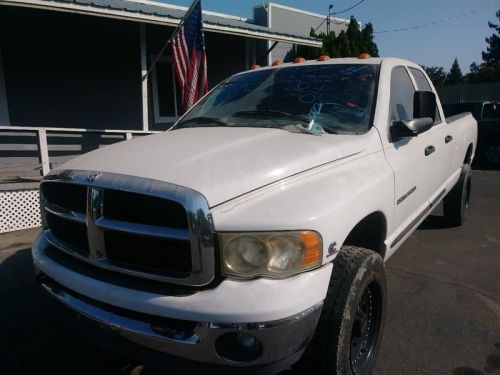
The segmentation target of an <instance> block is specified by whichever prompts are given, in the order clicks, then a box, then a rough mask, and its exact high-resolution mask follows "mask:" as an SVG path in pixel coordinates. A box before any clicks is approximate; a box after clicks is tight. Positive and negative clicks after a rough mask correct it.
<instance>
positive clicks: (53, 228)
mask: <svg viewBox="0 0 500 375" xmlns="http://www.w3.org/2000/svg"><path fill="white" fill-rule="evenodd" d="M40 192H41V194H40V197H41V207H42V222H43V226H44V232H45V235H46V237H47V239H48V241H49V242H50V243H51V244H52V245H53V246H55V247H57V248H58V249H59V250H60V251H63V252H65V253H68V254H70V255H72V256H75V257H77V258H79V259H80V260H83V261H85V262H89V263H92V264H94V265H97V266H99V267H102V268H106V269H108V270H110V271H115V272H121V273H126V274H129V275H133V276H138V277H142V278H147V279H153V280H160V281H165V282H170V283H176V284H183V285H193V286H202V285H206V284H208V283H209V282H210V281H212V279H213V277H214V240H213V225H212V221H211V216H210V215H209V211H208V204H207V201H206V199H205V198H204V197H203V196H202V195H201V194H200V193H198V192H196V191H193V190H191V189H188V188H185V187H181V186H177V185H173V184H168V183H164V182H159V181H155V180H150V179H144V178H138V177H131V176H125V175H119V174H111V173H94V172H89V171H62V172H59V171H58V172H57V173H54V174H49V175H48V176H46V177H45V178H44V181H43V182H42V184H41V187H40Z"/></svg>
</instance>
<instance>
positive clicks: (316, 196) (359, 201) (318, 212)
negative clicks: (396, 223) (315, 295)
mask: <svg viewBox="0 0 500 375" xmlns="http://www.w3.org/2000/svg"><path fill="white" fill-rule="evenodd" d="M393 202H394V175H393V171H392V169H391V168H390V167H389V165H388V164H387V162H386V159H385V157H384V154H383V152H382V151H381V150H380V151H375V152H371V153H370V152H364V153H362V154H359V155H356V156H354V157H353V158H349V159H346V160H341V161H339V162H336V163H332V164H329V165H325V166H322V167H319V168H316V169H313V170H310V171H307V172H304V173H302V174H300V175H297V176H294V177H291V178H288V179H285V180H282V181H279V182H277V183H275V184H272V185H270V186H266V187H264V188H262V189H259V190H257V191H254V192H252V193H249V194H246V195H244V196H241V197H238V198H236V199H234V200H232V201H229V202H226V203H224V204H221V205H219V206H216V207H213V208H212V215H213V220H214V226H215V229H216V231H270V230H271V231H272V230H301V229H304V230H315V231H317V232H319V233H320V234H321V235H322V237H323V263H326V262H329V261H331V260H332V259H333V258H334V256H329V254H328V248H329V246H330V245H331V244H336V247H337V249H338V248H340V246H341V245H342V243H343V242H344V241H345V239H346V237H347V236H348V234H349V233H350V231H351V230H352V229H353V228H354V227H355V226H356V224H357V223H359V222H360V221H361V220H362V219H363V218H365V217H366V216H368V215H369V214H371V213H373V212H381V213H382V214H383V215H384V216H385V218H386V220H387V228H388V230H389V228H391V226H392V225H391V220H392V214H393V211H392V210H393Z"/></svg>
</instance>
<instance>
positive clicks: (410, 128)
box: [391, 117, 434, 140]
mask: <svg viewBox="0 0 500 375" xmlns="http://www.w3.org/2000/svg"><path fill="white" fill-rule="evenodd" d="M433 124H434V120H433V119H432V118H431V117H423V118H413V119H410V120H402V121H397V122H395V123H394V124H392V126H391V138H392V139H393V140H398V139H400V138H405V137H416V136H417V135H419V134H420V133H423V132H425V131H427V130H429V129H430V128H431V127H432V125H433Z"/></svg>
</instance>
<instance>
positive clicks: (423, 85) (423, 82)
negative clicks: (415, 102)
mask: <svg viewBox="0 0 500 375" xmlns="http://www.w3.org/2000/svg"><path fill="white" fill-rule="evenodd" d="M410 72H411V74H412V75H413V78H414V79H415V82H416V83H417V90H418V91H432V89H431V85H430V84H429V81H428V80H427V78H425V75H424V73H422V72H421V71H420V70H418V69H415V68H410ZM440 123H441V115H440V114H439V109H438V106H437V103H436V119H435V121H434V124H440Z"/></svg>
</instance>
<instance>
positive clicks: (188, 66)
mask: <svg viewBox="0 0 500 375" xmlns="http://www.w3.org/2000/svg"><path fill="white" fill-rule="evenodd" d="M172 61H173V65H174V70H175V75H176V77H177V82H178V83H179V86H180V88H181V97H182V100H181V103H182V105H181V110H182V113H184V112H185V111H187V110H188V109H189V108H190V107H191V106H192V105H193V104H194V103H196V102H197V101H198V99H199V98H201V97H202V96H203V95H204V94H205V93H206V92H207V90H208V81H207V54H206V52H205V37H204V35H203V21H202V16H201V2H200V0H195V1H194V2H193V4H192V5H191V6H190V7H189V9H188V11H187V13H186V18H185V19H184V23H183V24H182V26H181V27H180V28H179V29H177V31H176V33H175V36H174V38H173V41H172Z"/></svg>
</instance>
